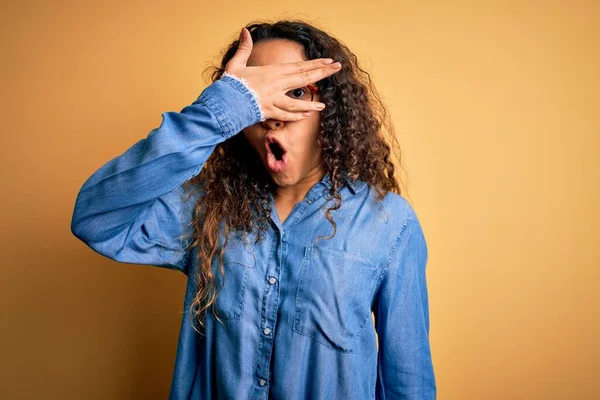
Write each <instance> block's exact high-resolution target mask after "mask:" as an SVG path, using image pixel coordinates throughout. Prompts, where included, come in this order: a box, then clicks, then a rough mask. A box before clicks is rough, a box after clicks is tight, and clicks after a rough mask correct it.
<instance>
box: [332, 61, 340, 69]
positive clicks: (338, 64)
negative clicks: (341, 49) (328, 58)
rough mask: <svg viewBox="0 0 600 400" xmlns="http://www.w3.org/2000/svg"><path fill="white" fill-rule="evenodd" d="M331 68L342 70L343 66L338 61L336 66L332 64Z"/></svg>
mask: <svg viewBox="0 0 600 400" xmlns="http://www.w3.org/2000/svg"><path fill="white" fill-rule="evenodd" d="M331 66H332V67H333V68H335V69H340V68H342V64H341V63H340V62H339V61H338V62H336V63H335V64H331Z"/></svg>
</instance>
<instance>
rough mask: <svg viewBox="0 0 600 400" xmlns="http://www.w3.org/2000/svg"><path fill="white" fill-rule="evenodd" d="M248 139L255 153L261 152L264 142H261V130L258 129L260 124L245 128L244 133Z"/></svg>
mask: <svg viewBox="0 0 600 400" xmlns="http://www.w3.org/2000/svg"><path fill="white" fill-rule="evenodd" d="M241 134H242V135H244V136H245V137H246V140H247V141H248V143H250V145H251V146H252V148H253V149H254V150H255V151H257V152H258V151H259V149H260V148H261V147H262V141H261V140H260V136H259V135H260V128H258V124H254V125H251V126H249V127H247V128H245V129H244V130H243V131H242V133H241Z"/></svg>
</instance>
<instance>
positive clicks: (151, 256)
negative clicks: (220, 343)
mask: <svg viewBox="0 0 600 400" xmlns="http://www.w3.org/2000/svg"><path fill="white" fill-rule="evenodd" d="M261 120H264V116H263V113H262V111H261V109H260V105H259V102H258V98H257V95H256V93H255V92H253V91H251V90H250V89H249V87H248V86H247V85H246V84H245V83H244V82H243V81H242V80H240V79H238V78H237V77H235V76H231V75H227V76H223V77H222V78H221V79H219V80H217V81H215V82H213V83H212V84H211V85H209V86H208V87H207V88H206V89H204V91H203V92H202V93H201V94H200V96H199V97H198V98H197V99H196V100H195V101H194V102H193V103H192V104H191V105H188V106H186V107H185V108H183V109H182V110H181V111H180V112H165V113H163V114H162V122H161V124H160V126H159V127H158V128H155V129H153V130H152V131H151V132H150V133H149V134H148V135H147V137H145V138H143V139H141V140H139V141H138V142H137V143H135V144H133V145H132V146H131V147H130V148H129V149H127V150H126V151H125V152H124V153H123V154H121V155H119V156H117V157H115V158H113V159H112V160H110V161H108V162H107V163H106V164H104V165H103V166H102V167H100V168H99V169H98V170H97V171H96V172H94V173H93V174H92V175H91V176H90V177H89V178H88V179H87V180H86V181H85V183H84V184H83V186H82V187H81V189H80V190H79V193H78V194H77V198H76V200H75V206H74V211H73V216H72V220H71V232H72V233H73V234H74V235H75V236H76V237H77V238H79V239H80V240H82V241H83V242H84V243H85V244H86V245H88V246H89V247H90V248H92V249H93V250H94V251H96V252H98V253H99V254H102V255H104V256H106V257H108V258H111V259H113V260H116V261H119V262H123V263H131V264H149V265H155V266H160V267H166V268H174V269H177V270H180V271H182V272H184V273H187V271H186V266H187V258H188V251H186V247H187V241H185V240H183V239H184V236H185V234H187V233H189V232H190V230H191V229H192V228H191V227H190V222H191V218H192V212H193V208H194V205H195V203H196V202H197V201H198V200H199V198H200V196H201V191H200V192H197V193H195V194H193V195H192V196H191V197H190V198H189V199H188V201H187V202H184V198H183V195H184V189H183V187H182V185H183V183H184V182H186V181H187V180H189V179H191V178H193V177H194V176H196V175H198V174H199V173H200V171H201V170H202V167H203V166H204V163H205V162H206V160H207V159H208V157H209V156H210V155H211V154H212V152H213V150H214V149H215V147H216V145H217V144H219V143H221V142H223V141H225V140H227V139H228V138H230V137H231V136H233V135H235V134H237V133H238V132H240V131H241V130H242V129H243V128H245V127H247V126H250V125H252V124H254V123H256V122H259V121H261Z"/></svg>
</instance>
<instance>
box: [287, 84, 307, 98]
mask: <svg viewBox="0 0 600 400" xmlns="http://www.w3.org/2000/svg"><path fill="white" fill-rule="evenodd" d="M286 95H288V96H290V97H291V98H293V99H298V100H310V98H311V93H310V90H309V89H308V88H307V87H304V88H298V89H292V90H290V91H289V92H287V93H286Z"/></svg>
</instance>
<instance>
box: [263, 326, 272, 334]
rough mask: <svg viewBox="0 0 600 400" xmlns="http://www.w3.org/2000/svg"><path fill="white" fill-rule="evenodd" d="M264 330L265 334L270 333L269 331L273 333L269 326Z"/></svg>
mask: <svg viewBox="0 0 600 400" xmlns="http://www.w3.org/2000/svg"><path fill="white" fill-rule="evenodd" d="M263 332H264V333H265V335H268V334H269V333H271V330H270V329H269V328H265V329H264V330H263Z"/></svg>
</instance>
